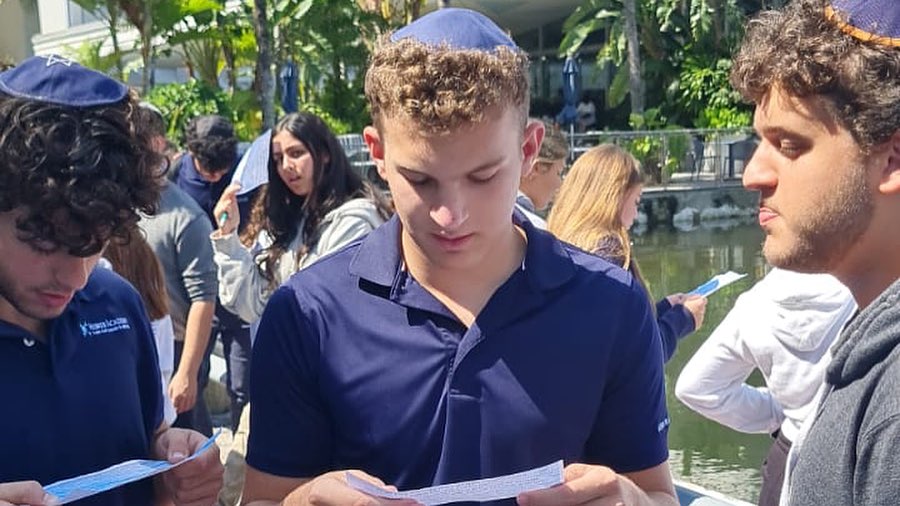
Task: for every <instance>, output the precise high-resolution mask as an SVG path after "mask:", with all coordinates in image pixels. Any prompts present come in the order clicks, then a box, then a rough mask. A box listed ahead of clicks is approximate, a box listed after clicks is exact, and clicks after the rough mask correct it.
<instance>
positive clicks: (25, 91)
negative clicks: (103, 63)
mask: <svg viewBox="0 0 900 506" xmlns="http://www.w3.org/2000/svg"><path fill="white" fill-rule="evenodd" d="M0 92H3V93H6V94H8V95H12V96H14V97H19V98H25V99H30V100H35V101H38V102H49V103H52V104H59V105H65V106H70V107H96V106H100V105H110V104H115V103H118V102H120V101H122V99H123V98H125V97H126V96H127V95H128V87H127V86H125V85H124V84H122V83H120V82H119V81H116V80H115V79H113V78H111V77H109V76H107V75H105V74H101V73H100V72H97V71H95V70H91V69H88V68H85V67H82V66H81V65H79V64H78V63H77V62H74V61H72V60H69V59H67V58H63V57H60V56H56V55H48V56H33V57H31V58H28V59H27V60H25V61H23V62H22V63H21V64H19V65H17V66H15V67H13V68H11V69H9V70H7V71H5V72H3V73H0Z"/></svg>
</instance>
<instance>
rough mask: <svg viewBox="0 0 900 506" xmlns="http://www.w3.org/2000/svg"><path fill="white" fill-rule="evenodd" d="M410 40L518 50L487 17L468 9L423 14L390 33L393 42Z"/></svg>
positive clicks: (455, 47)
mask: <svg viewBox="0 0 900 506" xmlns="http://www.w3.org/2000/svg"><path fill="white" fill-rule="evenodd" d="M403 39H413V40H416V41H418V42H421V43H423V44H427V45H430V46H440V45H442V44H446V45H447V46H449V47H450V48H453V49H474V50H480V51H494V50H495V49H497V48H499V47H508V48H510V49H518V46H516V43H515V42H513V40H512V39H511V38H510V37H509V35H507V34H506V33H505V32H504V31H503V30H501V29H500V27H499V26H497V25H496V24H495V23H494V22H493V21H491V20H490V19H489V18H488V17H487V16H485V15H484V14H481V13H479V12H475V11H473V10H469V9H458V8H445V9H438V10H436V11H434V12H431V13H429V14H426V15H425V16H422V17H421V18H419V19H417V20H415V21H413V22H412V23H410V24H408V25H406V26H404V27H403V28H401V29H399V30H397V31H396V32H394V33H393V34H392V35H391V41H392V42H399V41H400V40H403Z"/></svg>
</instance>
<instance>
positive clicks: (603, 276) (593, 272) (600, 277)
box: [538, 231, 645, 297]
mask: <svg viewBox="0 0 900 506" xmlns="http://www.w3.org/2000/svg"><path fill="white" fill-rule="evenodd" d="M538 232H540V233H546V234H549V232H545V231H538ZM554 240H557V241H559V240H558V239H556V238H555V237H554ZM559 243H560V244H561V245H562V248H563V250H564V251H565V252H566V253H567V254H568V256H569V258H570V259H571V261H572V263H573V264H574V265H575V268H576V276H580V277H582V278H583V279H585V282H588V283H590V284H592V285H595V286H597V287H598V288H600V289H606V290H612V291H613V292H617V293H622V294H627V293H629V292H635V291H637V293H639V294H640V296H641V297H645V296H644V294H643V292H642V291H641V290H639V289H638V288H639V287H637V286H636V283H635V282H634V276H632V274H631V273H630V272H628V271H627V270H625V269H623V268H622V267H621V266H619V265H616V264H614V263H612V262H610V261H609V260H607V259H606V258H603V257H601V256H598V255H596V254H593V253H590V252H587V251H584V250H583V249H581V248H579V247H577V246H574V245H572V244H569V243H567V242H564V241H559Z"/></svg>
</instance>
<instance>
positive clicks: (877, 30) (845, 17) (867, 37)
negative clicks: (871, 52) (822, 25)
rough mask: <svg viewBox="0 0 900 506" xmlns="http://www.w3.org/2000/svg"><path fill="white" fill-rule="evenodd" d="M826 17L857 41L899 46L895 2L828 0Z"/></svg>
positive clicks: (899, 22) (899, 14)
mask: <svg viewBox="0 0 900 506" xmlns="http://www.w3.org/2000/svg"><path fill="white" fill-rule="evenodd" d="M825 15H826V16H827V17H828V19H830V20H832V21H834V22H835V23H837V24H838V26H839V27H840V28H841V30H843V31H844V32H846V33H847V34H849V35H852V36H853V37H856V38H857V39H860V40H862V41H866V42H873V43H875V44H882V45H886V46H894V47H900V1H898V0H831V2H830V3H829V5H828V6H827V7H826V8H825Z"/></svg>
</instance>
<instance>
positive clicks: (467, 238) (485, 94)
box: [244, 8, 677, 506]
mask: <svg viewBox="0 0 900 506" xmlns="http://www.w3.org/2000/svg"><path fill="white" fill-rule="evenodd" d="M528 75H529V74H528V56H527V54H526V53H525V52H524V51H522V50H521V49H520V48H519V47H518V46H516V44H515V43H514V42H513V41H512V40H511V39H510V38H509V36H508V35H507V34H506V33H505V32H503V30H501V29H500V28H499V27H498V26H497V25H495V24H494V23H493V22H492V21H491V20H489V19H488V18H487V17H485V16H483V15H481V14H479V13H477V12H474V11H471V10H467V9H455V8H445V9H438V10H436V11H434V12H432V13H430V14H427V15H425V16H423V17H420V18H419V19H417V20H415V21H413V22H412V23H411V24H409V25H407V26H406V27H404V28H401V29H399V30H397V31H395V32H393V33H392V34H390V35H387V36H386V37H385V38H384V39H383V41H382V43H381V44H380V45H379V46H378V47H377V48H376V49H375V51H374V53H373V55H372V58H371V62H370V65H369V68H368V70H367V73H366V84H365V90H366V97H367V99H368V102H369V105H370V107H371V111H372V120H373V125H372V126H369V127H366V128H365V129H364V131H363V137H364V138H365V140H366V143H367V145H368V147H369V152H370V153H371V155H372V159H373V160H374V163H375V166H376V167H377V170H378V173H379V175H380V176H381V177H382V178H383V179H384V180H386V181H387V184H388V187H389V188H390V191H391V195H392V196H393V201H394V206H395V209H396V214H395V215H394V217H393V218H392V219H391V220H390V221H388V222H387V223H386V224H384V225H382V226H381V227H379V228H377V229H376V230H374V231H372V232H371V233H370V234H369V235H368V236H367V237H365V238H364V239H363V240H362V241H359V242H356V243H354V244H351V245H349V246H346V247H344V248H342V249H340V250H338V251H336V252H334V253H332V254H331V255H328V256H327V257H326V258H322V259H320V260H319V261H317V262H316V263H315V264H313V265H310V266H309V267H307V268H305V269H303V270H301V271H300V272H298V273H296V274H294V275H293V276H292V277H291V278H290V279H289V280H288V281H287V282H286V283H285V284H284V285H282V286H281V288H279V289H278V290H276V291H275V292H274V293H273V294H272V296H271V297H270V298H269V301H268V305H267V306H266V310H265V313H264V314H263V317H262V320H261V321H260V324H259V331H258V334H257V340H256V342H255V344H254V349H253V353H254V357H253V358H254V360H255V361H256V363H257V364H259V366H258V367H256V368H254V370H253V376H252V378H251V390H252V393H251V395H252V397H253V402H252V403H251V419H252V422H253V423H252V430H251V431H250V442H249V453H248V455H247V464H248V465H247V476H246V486H245V488H244V504H260V505H262V504H291V505H306V504H335V505H344V504H372V505H375V504H410V503H411V501H399V502H389V501H386V500H381V499H378V498H374V497H369V496H366V495H365V494H363V493H362V492H359V491H357V490H355V489H353V488H351V487H349V486H348V485H347V483H346V481H345V480H346V471H344V470H345V469H355V470H357V471H354V473H356V474H357V476H359V477H361V479H365V480H368V481H370V482H372V483H376V484H380V483H388V484H391V485H394V486H396V487H397V488H399V489H408V488H419V487H424V486H429V485H438V484H444V483H451V482H456V481H462V480H468V479H477V478H486V477H490V476H498V475H503V474H508V473H512V472H518V471H522V470H524V469H529V468H532V467H537V466H543V465H546V464H547V463H550V462H553V461H555V460H558V459H565V461H566V462H567V464H568V465H567V466H566V467H565V470H564V473H565V483H563V484H562V485H560V486H557V487H553V488H549V489H545V490H539V491H532V492H527V493H523V494H521V495H520V496H519V497H518V498H517V499H510V500H506V501H504V502H503V503H502V504H510V503H512V502H515V501H516V500H517V501H518V502H519V504H523V505H528V506H544V505H548V506H549V505H554V506H559V505H564V504H590V503H595V504H598V503H600V501H604V502H609V503H610V504H613V503H616V502H627V503H628V504H637V505H646V504H658V505H662V504H666V505H675V504H677V499H676V498H675V492H674V488H673V485H672V478H671V473H670V472H669V468H668V462H667V456H668V449H667V444H666V434H667V427H668V416H667V414H666V408H665V388H664V384H663V372H662V352H661V348H660V347H659V346H658V344H657V342H658V338H657V336H656V333H657V332H656V325H655V324H654V322H653V319H652V318H651V312H650V307H649V304H648V302H647V299H646V297H645V296H644V294H643V291H642V290H641V289H640V287H638V286H637V285H636V284H635V283H633V282H632V280H631V278H630V276H628V275H627V273H626V272H625V271H623V270H622V269H619V268H617V267H615V266H612V265H610V264H609V263H608V262H604V261H603V260H601V259H599V258H597V257H594V256H592V255H588V254H586V253H584V252H581V251H578V250H577V249H576V248H574V247H569V246H566V245H564V244H562V243H560V242H559V241H558V240H557V239H555V238H554V237H553V236H552V235H551V234H549V233H547V232H545V231H542V230H538V229H536V228H535V227H534V226H533V225H531V223H530V222H528V221H527V220H526V219H525V218H524V217H523V216H522V215H521V214H520V213H517V212H514V206H515V199H516V192H517V190H518V187H519V181H520V180H521V177H522V175H523V174H524V173H525V172H527V171H528V170H531V165H532V162H533V161H534V159H535V158H536V157H537V156H538V152H539V149H540V145H541V140H542V137H543V125H541V124H540V123H537V122H529V121H528V104H529V91H528V81H529V79H528ZM333 154H334V153H333V152H332V155H333ZM598 322H602V325H598V324H597V323H598ZM262 364H265V366H262Z"/></svg>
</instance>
